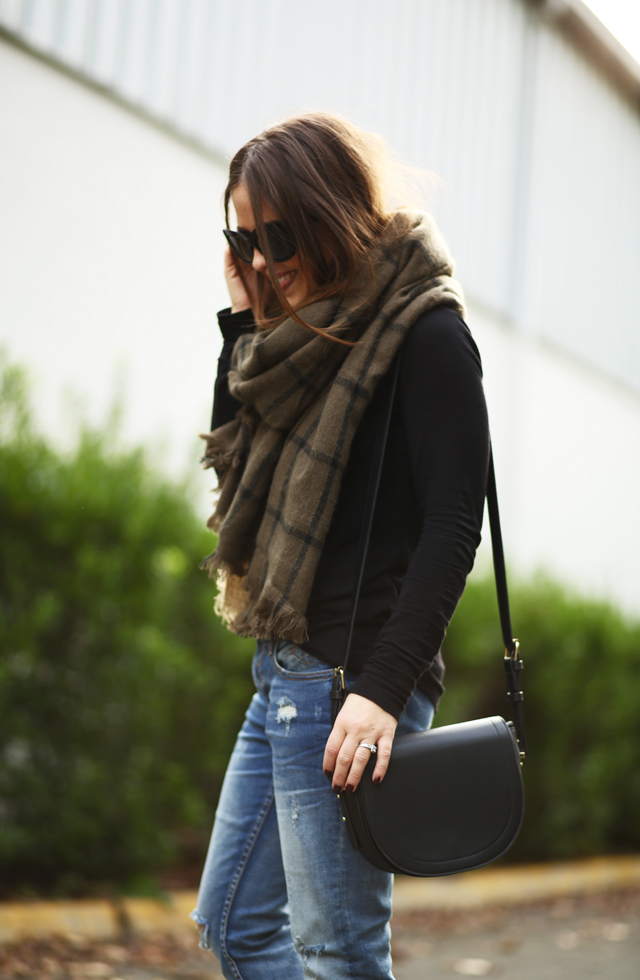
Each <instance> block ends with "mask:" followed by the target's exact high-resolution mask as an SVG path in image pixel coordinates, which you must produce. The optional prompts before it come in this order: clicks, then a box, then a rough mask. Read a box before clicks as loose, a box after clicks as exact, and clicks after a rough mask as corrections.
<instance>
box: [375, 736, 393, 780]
mask: <svg viewBox="0 0 640 980" xmlns="http://www.w3.org/2000/svg"><path fill="white" fill-rule="evenodd" d="M392 745H393V739H392V738H389V736H388V735H382V736H381V737H380V738H379V739H378V751H377V752H376V767H375V769H374V770H373V781H374V783H380V782H382V780H383V779H384V777H385V774H386V771H387V769H388V768H389V758H390V757H391V746H392Z"/></svg>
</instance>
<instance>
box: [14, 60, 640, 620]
mask: <svg viewBox="0 0 640 980" xmlns="http://www.w3.org/2000/svg"><path fill="white" fill-rule="evenodd" d="M224 176H225V175H224V172H223V169H222V168H221V167H220V166H216V165H214V164H212V163H211V162H210V161H208V160H206V159H205V158H204V157H202V156H200V155H199V154H197V153H196V152H194V151H192V150H190V149H189V148H187V147H186V146H183V145H181V144H180V143H179V142H178V141H176V140H174V139H172V138H171V137H168V136H165V135H164V134H163V133H161V132H159V131H157V130H155V129H154V128H153V127H152V126H151V125H149V124H147V123H146V122H144V121H141V120H139V119H137V118H135V117H134V116H132V115H129V114H128V113H127V112H126V111H125V110H123V109H122V108H120V107H118V106H117V105H115V104H112V103H111V102H109V101H108V100H107V99H105V98H103V97H102V96H100V95H97V94H95V93H94V92H92V91H90V90H89V89H87V88H84V87H83V86H82V85H79V84H77V82H74V81H72V80H70V79H68V78H66V77H64V76H63V75H61V74H60V73H58V72H57V71H55V70H52V69H50V68H48V67H47V66H46V65H43V64H42V63H40V62H38V61H37V60H35V59H33V58H31V57H30V56H28V55H25V54H23V53H21V52H20V51H18V50H17V49H15V48H12V47H11V46H7V45H6V44H2V43H0V214H1V215H2V221H1V222H0V297H1V301H0V335H1V336H2V338H3V340H5V339H6V342H7V346H8V349H9V353H10V355H11V356H12V357H13V358H18V359H21V360H23V361H25V362H26V363H27V364H28V365H29V366H30V367H31V368H32V369H33V373H34V376H35V378H36V381H37V386H36V394H37V409H38V415H39V418H40V421H41V423H42V424H43V425H45V426H46V428H47V429H48V431H50V432H52V433H53V434H55V435H56V437H57V438H60V437H61V434H62V435H63V430H61V424H60V401H61V392H62V391H63V389H64V388H65V386H66V387H70V388H72V389H73V390H74V391H76V392H79V393H80V394H81V395H82V396H83V397H84V398H85V400H86V407H87V411H88V413H89V415H90V417H91V418H92V419H94V420H99V419H101V418H104V416H105V413H106V411H107V407H108V405H109V403H110V401H111V400H112V398H113V395H114V391H115V379H116V376H117V372H118V365H122V366H124V368H125V369H126V370H125V377H126V400H127V405H126V433H125V434H126V436H127V438H128V439H129V440H133V441H138V440H144V441H146V442H149V443H152V444H153V445H158V444H159V443H160V441H161V440H163V439H164V440H165V442H166V449H165V450H163V451H161V452H159V453H158V454H157V459H158V461H159V462H160V463H161V464H162V465H163V466H165V468H167V469H169V470H170V471H172V472H174V473H175V472H184V469H185V467H187V466H188V467H189V468H190V470H191V471H192V472H193V474H194V479H195V481H196V485H197V486H198V487H199V488H200V491H199V501H200V503H199V506H200V507H201V511H202V513H203V515H204V514H205V512H206V511H207V510H208V505H207V503H206V498H207V496H208V494H207V491H206V488H208V487H209V486H210V485H211V482H212V480H211V478H210V476H209V475H204V474H203V475H199V474H198V472H197V466H196V465H195V462H194V460H195V457H196V455H197V452H198V444H197V442H196V440H194V439H193V434H194V432H195V431H196V430H197V429H199V428H202V427H204V426H205V425H206V424H207V421H208V412H209V407H210V397H211V385H212V380H213V376H214V373H215V361H216V357H217V352H218V350H219V339H218V334H217V326H216V321H215V313H216V311H217V310H218V309H219V308H220V307H222V306H224V305H226V294H225V287H224V281H223V278H222V275H221V272H220V265H221V256H222V248H223V244H224V240H223V238H222V235H221V234H220V230H219V229H220V226H221V223H222V219H221V213H220V208H219V200H220V195H221V192H222V189H223V185H224ZM469 322H470V325H471V328H472V330H473V332H474V335H475V336H476V339H477V341H478V344H479V346H480V349H481V352H482V356H483V362H484V368H485V379H486V389H487V398H488V402H489V410H490V415H491V422H492V430H493V437H494V445H495V455H496V465H497V471H498V482H499V491H500V500H501V509H502V513H503V522H504V532H505V542H506V548H507V552H508V557H509V558H510V561H511V564H512V567H513V568H514V569H516V570H518V571H521V572H523V573H527V572H530V571H532V570H534V569H536V568H544V569H547V570H549V571H551V572H553V573H554V574H555V575H557V576H558V577H559V578H560V579H562V580H563V581H565V582H567V583H568V584H572V585H574V586H575V587H576V588H577V589H579V590H581V591H585V592H588V593H593V594H595V595H605V596H610V597H612V598H613V599H614V600H615V601H617V602H618V603H620V604H621V605H622V606H623V607H624V608H626V609H627V610H629V611H630V612H635V613H636V614H639V613H640V564H639V563H638V561H637V557H636V553H637V551H638V545H639V544H640V516H639V508H638V505H637V498H638V486H639V485H640V460H639V455H638V447H639V446H640V395H639V394H637V393H635V392H634V391H632V389H630V388H629V389H625V388H624V387H623V386H620V385H616V384H615V383H614V382H613V381H607V380H605V379H604V377H603V376H602V375H600V374H598V373H597V372H596V371H594V370H592V369H591V368H589V367H587V366H584V365H582V364H580V362H578V361H577V360H576V359H575V358H571V357H569V355H566V354H563V353H561V352H559V350H558V349H556V348H554V347H553V346H550V345H548V344H546V343H545V341H543V340H540V339H536V338H535V337H534V336H532V335H530V334H528V333H526V332H517V331H514V330H513V328H511V327H506V326H505V325H503V324H502V323H501V322H500V321H498V320H497V319H496V318H495V317H494V316H493V315H492V314H490V313H488V312H487V311H486V309H482V308H480V307H479V306H473V305H472V307H471V310H470V316H469ZM488 540H489V538H488V529H485V547H486V544H487V543H488ZM486 558H487V555H486V552H485V560H486ZM480 564H482V562H480Z"/></svg>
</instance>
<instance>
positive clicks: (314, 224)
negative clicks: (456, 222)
mask: <svg viewBox="0 0 640 980" xmlns="http://www.w3.org/2000/svg"><path fill="white" fill-rule="evenodd" d="M387 159H388V158H387V155H386V152H385V147H384V144H383V142H382V140H381V139H380V138H379V137H377V136H374V135H373V134H371V133H366V132H363V131H362V130H359V129H358V128H357V127H355V126H353V125H352V124H351V123H349V122H347V120H345V119H342V118H341V117H340V116H336V115H333V114H330V113H324V112H313V113H304V114H302V115H297V116H292V117H290V118H288V119H285V120H284V121H283V122H281V123H278V124H277V125H275V126H272V127H271V128H270V129H266V130H265V131H264V132H262V133H260V134H259V135H258V136H255V137H254V138H253V139H251V140H249V142H248V143H245V145H244V146H243V147H241V149H240V150H238V152H237V153H236V154H235V156H234V157H233V159H232V161H231V164H230V167H229V182H228V184H227V186H226V189H225V192H224V213H225V219H226V223H227V227H229V204H230V202H231V194H232V192H233V190H234V189H235V188H236V187H237V186H238V185H239V184H242V185H244V187H245V188H246V190H247V193H248V196H249V200H250V202H251V208H252V210H253V214H254V218H255V222H256V234H257V237H258V242H259V243H260V250H261V252H262V254H263V256H264V259H265V262H266V266H267V269H268V271H269V278H270V280H271V284H272V286H273V292H274V294H275V299H274V301H273V303H270V304H269V306H268V308H267V309H265V305H264V297H265V288H264V287H265V281H264V277H263V276H262V275H260V274H258V304H259V308H258V309H257V310H256V311H255V312H256V314H257V326H258V327H259V328H260V327H262V328H264V327H269V326H274V325H276V324H277V323H279V322H281V321H282V320H283V319H284V318H285V317H287V316H290V317H293V319H294V320H296V321H297V322H298V323H300V324H302V325H303V326H305V327H308V328H309V329H310V330H313V331H314V332H316V333H320V334H322V335H323V336H326V337H328V338H329V339H331V340H334V341H337V342H339V343H348V342H347V341H343V340H341V339H340V338H339V337H336V336H335V335H334V334H331V333H327V332H326V331H324V330H320V329H318V328H316V327H313V326H311V325H310V324H308V323H306V322H305V321H304V319H303V318H302V317H301V316H300V315H299V313H298V312H297V311H295V310H294V309H293V308H292V307H291V305H290V304H289V302H288V300H287V298H286V296H285V295H284V292H283V291H282V289H281V287H280V284H279V282H278V277H277V274H276V270H275V266H274V261H273V256H272V254H271V251H270V249H269V243H268V239H267V238H266V235H265V231H264V220H263V217H262V207H263V202H266V203H267V204H268V205H269V207H270V208H271V209H272V210H273V211H274V212H275V213H276V214H277V215H278V217H279V219H280V220H281V221H282V222H283V223H284V224H285V226H286V227H287V229H288V231H289V233H290V235H291V236H292V237H293V239H294V240H295V243H296V249H297V253H298V255H299V258H300V264H301V267H302V270H303V272H305V274H310V276H311V279H312V281H313V282H315V283H316V284H317V289H316V290H314V291H313V292H312V294H311V295H310V296H309V297H308V298H307V300H306V302H305V303H304V304H303V305H305V306H306V305H308V304H309V303H312V302H315V301H316V300H318V299H324V298H327V297H330V296H335V295H337V294H340V293H342V292H345V291H346V290H348V289H349V286H350V285H351V284H352V283H353V281H354V279H355V277H356V275H357V274H358V272H359V271H360V270H361V269H362V268H363V267H364V268H365V269H366V268H367V266H368V268H369V270H370V274H371V276H372V277H373V266H372V263H371V260H370V258H369V252H370V249H371V247H372V246H373V245H374V244H375V242H376V241H377V239H378V238H379V237H380V235H381V233H382V232H383V231H384V229H385V227H386V226H387V224H388V223H389V219H390V217H391V214H392V211H391V210H388V209H387V206H386V204H385V176H386V172H387Z"/></svg>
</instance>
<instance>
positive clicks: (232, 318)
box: [211, 309, 255, 432]
mask: <svg viewBox="0 0 640 980" xmlns="http://www.w3.org/2000/svg"><path fill="white" fill-rule="evenodd" d="M218 325H219V327H220V333H221V334H222V341H223V342H222V350H221V352H220V357H219V358H218V374H217V376H216V380H215V383H214V386H213V409H212V412H211V431H212V432H213V430H214V429H217V428H219V426H221V425H225V424H226V423H227V422H231V421H232V419H234V418H235V415H236V412H237V411H238V409H239V408H240V402H239V401H238V400H237V398H234V397H233V395H232V394H231V393H230V391H229V384H228V378H229V368H230V367H231V355H232V353H233V348H234V346H235V343H236V340H237V339H238V337H240V335H241V334H243V333H252V332H253V331H254V330H255V324H254V320H253V312H252V311H251V310H242V312H241V313H232V312H231V310H230V309H226V310H221V311H220V312H219V313H218Z"/></svg>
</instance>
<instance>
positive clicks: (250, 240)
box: [222, 221, 297, 265]
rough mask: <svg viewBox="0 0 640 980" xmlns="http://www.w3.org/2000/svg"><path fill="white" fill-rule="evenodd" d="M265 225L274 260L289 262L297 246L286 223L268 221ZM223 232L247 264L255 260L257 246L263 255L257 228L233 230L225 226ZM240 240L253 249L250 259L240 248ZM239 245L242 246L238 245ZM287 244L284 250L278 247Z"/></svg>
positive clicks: (236, 252)
mask: <svg viewBox="0 0 640 980" xmlns="http://www.w3.org/2000/svg"><path fill="white" fill-rule="evenodd" d="M264 227H265V232H266V235H267V239H268V241H269V245H270V247H271V255H272V256H273V261H274V262H288V261H289V259H292V258H293V256H294V255H295V254H296V251H297V248H296V244H295V242H294V241H293V240H292V238H291V236H290V234H289V232H288V231H287V229H286V227H285V225H283V223H282V222H281V221H266V222H265V225H264ZM222 234H223V235H224V237H225V238H226V239H227V242H228V243H229V247H230V248H232V249H233V251H234V252H235V254H236V255H237V256H238V258H239V259H242V261H243V262H246V264H247V265H251V263H252V262H253V252H254V249H256V248H257V249H258V251H259V252H260V254H261V255H262V249H261V248H260V245H259V243H258V236H257V233H256V231H255V229H254V230H253V231H232V230H231V228H223V229H222ZM240 242H242V244H243V245H246V246H247V248H249V249H251V258H249V259H248V258H246V257H245V256H244V255H243V254H242V252H241V250H240V249H241V248H242V245H240ZM239 245H240V248H239V247H238V246H239ZM274 245H275V248H274ZM285 245H286V246H287V247H286V248H284V250H282V248H278V246H281V247H282V246H285ZM247 254H248V253H247Z"/></svg>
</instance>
